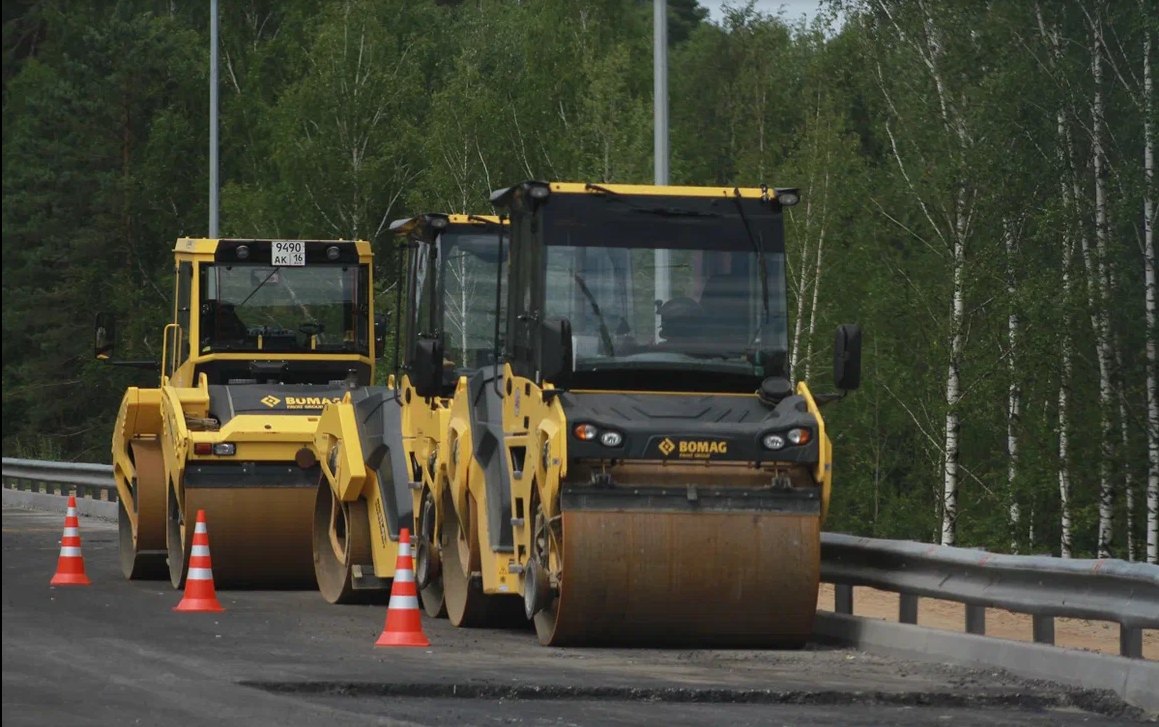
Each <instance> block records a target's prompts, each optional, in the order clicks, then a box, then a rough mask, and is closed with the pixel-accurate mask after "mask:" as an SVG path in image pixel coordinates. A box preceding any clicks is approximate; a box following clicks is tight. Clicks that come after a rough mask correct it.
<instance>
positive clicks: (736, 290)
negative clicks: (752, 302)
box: [700, 273, 749, 349]
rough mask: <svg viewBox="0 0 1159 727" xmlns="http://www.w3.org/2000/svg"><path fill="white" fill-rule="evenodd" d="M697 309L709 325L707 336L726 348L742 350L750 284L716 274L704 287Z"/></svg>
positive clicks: (746, 336) (745, 278) (738, 276)
mask: <svg viewBox="0 0 1159 727" xmlns="http://www.w3.org/2000/svg"><path fill="white" fill-rule="evenodd" d="M700 305H701V307H702V308H704V313H705V316H706V317H707V319H708V320H710V321H712V328H711V329H710V331H709V332H708V336H709V337H710V338H711V340H713V341H714V342H720V343H722V344H724V345H725V346H726V347H727V348H729V349H733V348H743V347H745V346H747V345H748V342H749V281H748V276H747V275H744V274H743V273H742V274H737V273H732V274H728V273H718V274H716V275H713V276H712V277H711V278H709V279H708V281H707V282H706V283H705V284H704V291H703V292H702V293H701V294H700Z"/></svg>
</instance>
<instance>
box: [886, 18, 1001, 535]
mask: <svg viewBox="0 0 1159 727" xmlns="http://www.w3.org/2000/svg"><path fill="white" fill-rule="evenodd" d="M870 5H871V8H872V9H873V11H874V13H875V15H876V18H877V27H876V28H875V29H874V30H875V31H876V32H880V33H883V34H887V35H888V36H889V37H890V40H891V41H893V42H896V43H897V46H898V47H899V48H900V49H901V51H900V52H901V54H902V55H901V57H900V58H898V59H896V60H895V65H894V67H893V68H891V73H890V74H889V77H888V79H887V74H886V73H885V71H884V70H883V68H882V64H881V62H880V61H878V62H877V66H876V69H875V76H876V78H877V85H878V89H879V91H880V92H881V93H882V95H883V97H884V98H885V101H886V103H887V105H888V108H889V110H890V118H889V119H887V120H886V122H885V132H886V135H887V137H888V141H889V150H890V155H891V156H892V158H893V162H894V163H895V164H896V168H897V171H898V174H899V175H900V177H901V179H902V181H903V182H904V188H905V189H906V190H907V192H908V196H909V200H910V202H911V203H912V204H913V205H915V207H916V208H917V210H919V211H920V216H919V219H920V220H921V222H922V227H923V228H924V229H925V230H926V231H927V232H926V233H925V234H923V233H919V232H917V231H916V230H913V229H912V228H910V227H908V226H907V225H905V224H904V223H903V222H901V221H900V220H898V221H897V224H898V225H899V226H901V227H903V228H904V229H905V231H906V232H907V233H908V234H911V235H912V236H913V237H915V238H917V240H918V241H919V242H921V243H922V244H923V245H924V246H925V247H926V248H928V249H929V250H930V251H932V252H934V253H935V255H936V256H937V258H939V259H940V260H941V261H942V264H943V265H944V268H945V270H946V274H947V277H948V278H949V279H950V286H949V288H950V290H949V295H948V298H949V299H948V300H947V301H946V302H945V304H944V305H945V306H946V308H947V309H948V313H947V315H946V317H945V319H944V328H943V330H944V331H945V337H946V344H945V357H946V358H945V364H944V365H945V372H946V373H945V377H944V387H943V392H944V398H943V404H944V409H945V417H944V425H943V427H942V443H941V445H940V448H941V454H942V498H941V511H942V512H941V521H942V524H941V536H940V539H941V543H942V544H943V545H954V544H955V543H956V539H957V520H958V488H959V484H960V482H961V478H962V472H961V469H960V464H959V454H960V441H961V439H960V438H961V428H960V427H961V415H960V411H959V405H960V403H961V398H962V393H963V386H962V374H963V369H962V367H963V362H964V358H965V357H964V354H965V348H966V327H965V326H966V317H967V315H966V294H967V293H966V275H967V273H966V264H967V249H968V247H969V245H970V241H971V238H972V236H973V233H974V228H973V222H974V215H975V211H976V210H975V204H976V203H977V198H978V189H977V187H976V186H974V184H973V183H972V180H971V179H970V178H969V173H968V170H969V166H970V161H971V160H970V156H971V152H972V151H973V147H974V143H975V142H974V137H973V136H972V134H971V131H970V129H969V125H970V122H969V121H968V118H967V113H968V110H969V108H968V104H969V102H968V95H967V94H966V92H965V91H966V89H965V88H957V87H954V86H951V83H950V82H951V80H957V79H951V78H949V77H948V76H947V74H946V71H945V64H946V48H947V38H946V37H945V35H944V33H945V28H944V27H942V26H941V25H940V24H939V20H938V19H937V18H935V15H934V13H933V11H932V7H931V6H930V4H929V3H928V2H925V0H919V2H917V3H916V4H915V5H908V6H907V5H906V4H902V3H896V2H891V1H889V0H872V2H871V3H870ZM903 13H906V15H904V16H903ZM871 32H873V31H871ZM906 65H910V67H911V68H914V69H915V70H916V69H920V70H917V72H918V73H919V74H920V76H919V78H920V79H921V80H920V83H921V84H922V86H923V87H925V88H927V89H929V91H930V94H929V96H928V98H929V99H930V108H927V109H923V110H922V111H918V108H920V107H915V106H912V105H911V104H914V103H915V102H917V101H919V98H920V97H918V98H915V96H914V95H913V94H912V93H911V95H908V96H906V98H905V103H906V107H903V106H902V105H901V104H902V102H901V100H900V99H899V98H897V97H896V96H897V93H898V91H897V86H899V85H901V86H902V87H904V85H905V84H906V83H915V82H918V81H917V79H913V80H910V78H912V77H911V76H909V73H910V71H909V70H908V69H907V68H906V67H905V66H906ZM894 72H899V73H901V72H904V73H906V76H907V81H906V82H902V83H900V84H899V83H896V82H895V81H894V78H893V76H894ZM903 108H905V110H903ZM923 112H928V113H930V114H931V115H932V116H933V118H935V119H937V121H938V124H939V126H940V127H941V128H940V132H939V133H938V134H937V135H933V136H931V137H927V138H928V139H929V140H930V141H934V140H936V141H934V143H937V144H938V147H937V148H938V151H939V152H940V153H942V154H943V155H944V156H943V158H942V162H943V163H944V165H945V171H944V177H942V178H940V179H937V180H936V182H935V183H934V184H930V181H931V180H929V179H915V176H914V174H912V173H911V167H913V166H915V165H916V166H917V167H919V168H921V169H923V170H925V173H926V174H927V175H928V174H929V173H930V162H929V160H928V159H926V158H925V155H926V154H927V151H926V150H925V149H923V146H924V144H922V143H921V142H918V141H917V140H916V139H915V138H912V135H913V134H914V133H915V131H916V128H915V127H916V126H917V125H918V124H920V123H921V121H920V118H921V114H922V113H923ZM895 125H896V128H895ZM907 134H908V135H911V138H909V139H906V138H905V136H904V135H907ZM907 160H909V161H907ZM883 214H887V215H889V212H887V211H884V210H883Z"/></svg>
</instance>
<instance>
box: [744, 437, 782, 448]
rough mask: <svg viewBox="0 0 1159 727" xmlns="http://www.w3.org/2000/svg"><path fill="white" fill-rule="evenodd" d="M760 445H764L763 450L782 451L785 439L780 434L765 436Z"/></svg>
mask: <svg viewBox="0 0 1159 727" xmlns="http://www.w3.org/2000/svg"><path fill="white" fill-rule="evenodd" d="M750 441H751V440H750ZM761 444H763V445H765V449H783V448H784V446H785V438H784V437H782V436H781V435H780V434H766V435H765V438H764V439H763V440H761Z"/></svg>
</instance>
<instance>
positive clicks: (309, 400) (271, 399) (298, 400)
mask: <svg viewBox="0 0 1159 727" xmlns="http://www.w3.org/2000/svg"><path fill="white" fill-rule="evenodd" d="M328 401H332V402H334V403H338V402H340V401H342V398H341V397H338V396H287V397H286V408H287V409H321V408H322V407H324V406H326V402H328ZM261 402H262V403H263V404H265V405H266V406H268V407H269V408H271V409H273V408H274V407H275V406H277V405H278V404H281V403H282V400H281V399H279V398H278V397H276V396H274V395H273V394H268V395H266V396H264V397H262V399H261Z"/></svg>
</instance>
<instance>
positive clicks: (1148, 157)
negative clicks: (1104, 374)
mask: <svg viewBox="0 0 1159 727" xmlns="http://www.w3.org/2000/svg"><path fill="white" fill-rule="evenodd" d="M1139 9H1140V11H1141V12H1145V6H1144V5H1143V3H1142V2H1140V3H1139ZM1153 37H1154V36H1153V35H1152V34H1151V33H1150V32H1144V34H1143V103H1144V109H1143V135H1144V147H1143V170H1144V171H1143V174H1144V185H1145V186H1144V188H1143V265H1144V283H1143V285H1144V293H1145V298H1144V300H1145V310H1146V325H1147V334H1146V335H1147V562H1148V563H1159V387H1157V384H1156V377H1159V358H1157V356H1156V337H1157V335H1159V333H1157V332H1156V320H1155V319H1156V316H1155V89H1154V85H1153V83H1154V82H1153V80H1152V77H1151V44H1152V42H1153Z"/></svg>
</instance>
